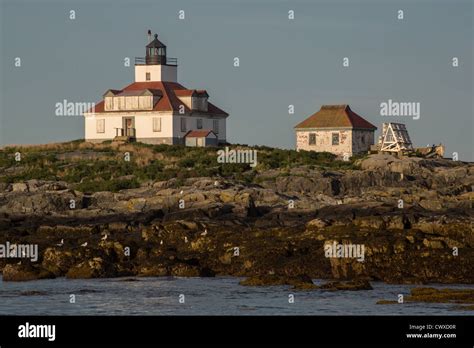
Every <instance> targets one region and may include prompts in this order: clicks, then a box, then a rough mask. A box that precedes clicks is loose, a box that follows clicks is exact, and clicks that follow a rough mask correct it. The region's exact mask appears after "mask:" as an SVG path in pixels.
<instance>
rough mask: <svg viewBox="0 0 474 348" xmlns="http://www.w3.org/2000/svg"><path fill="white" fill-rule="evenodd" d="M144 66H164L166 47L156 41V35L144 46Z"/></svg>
mask: <svg viewBox="0 0 474 348" xmlns="http://www.w3.org/2000/svg"><path fill="white" fill-rule="evenodd" d="M145 61H146V64H166V46H165V44H163V43H162V42H161V41H160V40H158V34H155V39H154V40H153V41H151V42H150V43H149V44H148V45H146V58H145Z"/></svg>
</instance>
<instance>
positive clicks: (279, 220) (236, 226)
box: [0, 155, 474, 289]
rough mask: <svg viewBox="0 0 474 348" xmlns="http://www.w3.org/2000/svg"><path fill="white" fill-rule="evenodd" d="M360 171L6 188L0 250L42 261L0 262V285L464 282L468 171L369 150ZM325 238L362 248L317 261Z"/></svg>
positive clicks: (304, 170)
mask: <svg viewBox="0 0 474 348" xmlns="http://www.w3.org/2000/svg"><path fill="white" fill-rule="evenodd" d="M359 165H360V168H361V169H360V170H353V169H350V170H324V169H321V168H313V167H311V166H299V167H295V168H289V169H285V172H284V173H282V171H281V170H276V169H269V170H266V171H260V172H258V173H257V174H256V176H255V177H256V182H258V184H256V183H244V182H240V181H237V180H231V179H225V178H221V177H212V178H211V177H202V178H190V179H185V180H183V181H182V183H181V184H180V185H179V187H177V186H176V185H177V181H176V179H171V180H167V181H155V182H149V183H147V184H146V185H143V186H142V187H139V188H134V189H126V190H121V191H119V192H96V193H84V192H79V191H77V190H75V189H74V187H73V185H70V184H67V183H65V182H59V181H58V182H55V181H41V180H29V181H26V182H18V183H13V184H4V185H3V186H1V187H0V188H2V191H0V244H2V243H6V242H7V241H8V242H10V243H35V244H38V245H39V250H40V258H39V260H38V263H37V265H35V266H28V267H26V266H25V267H24V266H21V267H20V265H16V263H17V262H18V261H19V260H18V259H10V258H4V259H1V260H0V269H3V279H4V280H28V279H38V278H40V277H50V276H66V277H69V278H90V277H116V276H125V275H127V276H128V275H135V276H213V275H235V276H245V277H249V278H248V280H246V281H244V284H247V285H269V284H288V285H292V286H296V287H301V288H305V287H308V288H312V287H313V286H314V284H312V282H310V280H311V278H312V279H315V278H326V279H336V280H338V281H343V280H357V281H359V280H360V281H362V280H364V281H367V280H382V281H385V282H390V283H428V282H439V283H474V252H473V250H474V249H473V248H474V234H473V231H472V222H473V209H472V200H473V198H474V192H473V190H472V188H473V185H474V165H472V164H466V163H462V162H452V161H448V160H440V159H430V160H428V159H420V158H406V159H396V158H394V157H392V156H379V155H375V156H370V157H368V158H366V159H364V160H361V161H360V163H359ZM72 202H74V204H73V205H72ZM61 240H63V243H61ZM85 243H87V244H85ZM328 243H335V245H342V246H344V245H361V246H363V247H364V248H363V253H364V254H363V255H352V256H350V255H349V256H347V255H342V254H341V255H342V256H338V255H337V253H336V254H335V255H329V256H328V254H327V250H326V249H325V245H328ZM343 248H344V247H343ZM361 250H362V249H361ZM262 275H263V276H262ZM268 275H270V276H268ZM302 275H304V277H303V276H302ZM301 277H303V278H304V279H305V280H304V279H303V278H301ZM298 279H299V280H298ZM302 279H303V280H302ZM355 285H356V286H354V288H357V287H358V286H359V287H361V288H364V287H365V288H369V286H370V284H369V286H367V283H357V284H355ZM345 286H347V287H350V285H347V284H346V285H345V283H332V284H330V285H327V288H328V289H330V288H333V289H338V288H344V287H345Z"/></svg>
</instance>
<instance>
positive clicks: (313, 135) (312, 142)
mask: <svg viewBox="0 0 474 348" xmlns="http://www.w3.org/2000/svg"><path fill="white" fill-rule="evenodd" d="M309 145H316V133H309Z"/></svg>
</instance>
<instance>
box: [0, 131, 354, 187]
mask: <svg viewBox="0 0 474 348" xmlns="http://www.w3.org/2000/svg"><path fill="white" fill-rule="evenodd" d="M229 147H230V148H231V149H235V148H243V149H247V148H248V147H246V146H243V145H231V146H229ZM218 149H219V148H212V147H208V148H191V147H185V146H179V145H165V144H160V145H149V144H143V143H133V144H124V145H116V144H113V143H110V142H106V143H102V144H90V143H86V142H84V141H82V140H75V141H71V142H67V143H61V144H47V145H37V146H16V147H7V148H4V149H2V150H0V181H2V182H6V183H13V182H21V181H25V180H30V179H38V180H62V181H66V182H68V183H71V184H74V185H75V189H77V190H79V191H84V192H96V191H112V192H116V191H119V190H122V189H128V188H135V187H139V186H140V184H141V183H144V182H146V181H162V180H169V179H172V178H176V179H177V180H178V182H184V180H185V179H187V178H192V177H215V176H219V177H224V178H232V179H235V180H240V181H242V182H245V183H252V182H258V180H261V179H258V177H256V175H257V174H258V173H261V172H264V171H266V170H269V169H284V171H283V173H282V175H284V173H285V172H287V170H288V169H290V168H293V167H298V166H303V165H305V166H309V168H324V169H342V170H344V169H358V168H357V166H356V165H355V164H354V162H355V160H357V159H358V158H360V157H357V158H356V157H353V158H351V160H350V161H340V160H337V159H336V156H335V155H333V154H330V153H316V152H308V151H299V152H297V151H295V150H283V149H275V148H271V147H266V146H256V147H253V148H252V149H256V150H257V151H258V154H257V159H258V165H257V166H256V167H255V168H251V167H250V165H249V164H233V163H225V164H222V163H218V162H217V154H216V151H217V150H218ZM127 152H128V153H129V154H130V161H126V160H124V155H125V153H127ZM18 153H20V155H21V160H20V161H16V160H15V154H18ZM91 154H96V155H97V158H94V159H85V158H86V157H87V156H90V155H91ZM64 155H68V156H67V157H65V156H64ZM81 156H82V157H84V158H82V157H81ZM87 158H88V157H87ZM124 177H125V178H124Z"/></svg>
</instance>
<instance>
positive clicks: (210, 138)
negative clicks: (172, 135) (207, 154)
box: [184, 129, 219, 147]
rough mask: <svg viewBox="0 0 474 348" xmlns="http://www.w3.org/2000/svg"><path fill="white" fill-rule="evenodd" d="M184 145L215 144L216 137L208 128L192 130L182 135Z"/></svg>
mask: <svg viewBox="0 0 474 348" xmlns="http://www.w3.org/2000/svg"><path fill="white" fill-rule="evenodd" d="M184 139H185V144H186V146H197V147H203V146H217V145H218V140H219V139H218V137H217V135H216V133H214V132H213V131H212V130H210V129H204V130H193V131H189V132H188V133H186V135H185V136H184Z"/></svg>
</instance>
